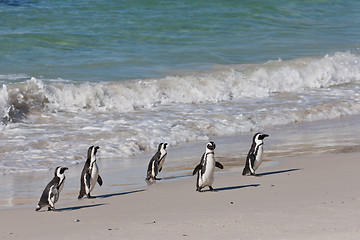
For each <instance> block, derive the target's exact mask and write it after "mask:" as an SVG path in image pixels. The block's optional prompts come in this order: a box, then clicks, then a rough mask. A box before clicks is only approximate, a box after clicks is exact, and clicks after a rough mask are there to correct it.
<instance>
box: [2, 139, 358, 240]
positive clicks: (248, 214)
mask: <svg viewBox="0 0 360 240" xmlns="http://www.w3.org/2000/svg"><path fill="white" fill-rule="evenodd" d="M359 156H360V154H359V149H358V147H356V146H355V147H343V148H338V149H335V150H333V151H330V152H327V153H318V154H309V153H307V154H303V155H299V156H288V157H287V156H283V157H277V156H274V157H270V159H269V155H268V156H266V153H265V158H267V159H268V160H271V162H273V163H274V164H266V163H265V164H263V165H262V166H260V168H259V169H258V171H257V173H258V174H259V175H260V176H259V177H253V176H242V175H241V167H237V168H233V169H232V170H231V171H228V172H224V171H223V172H221V170H217V171H216V174H215V181H214V184H213V187H214V188H215V190H217V191H216V192H210V191H205V192H203V193H199V192H196V191H195V181H196V179H195V177H194V176H191V175H190V172H189V174H185V175H184V176H182V177H178V178H177V179H175V180H171V181H170V180H168V179H163V180H161V181H158V182H157V183H156V184H152V185H150V186H146V187H140V188H136V189H129V190H127V191H121V192H112V193H106V194H98V195H97V198H96V199H91V200H90V199H83V200H74V201H70V202H65V203H64V202H62V201H61V196H60V200H59V202H58V203H57V205H56V206H57V208H58V209H59V210H60V211H58V212H47V211H43V212H35V211H34V208H29V207H22V208H11V209H4V210H1V227H0V228H1V231H0V237H1V239H84V238H85V239H100V238H101V239H149V238H156V239H169V238H172V239H204V238H206V239H250V238H251V239H345V238H346V239H358V238H359V237H360V222H359V219H360V212H359V207H360V194H359V190H358V189H359V188H358V180H359V175H358V165H359ZM219 159H221V160H222V161H224V162H226V159H225V158H224V157H222V158H219ZM224 167H225V168H226V167H227V164H226V163H225V164H224ZM98 193H99V192H98ZM74 194H75V195H76V193H74ZM94 195H96V191H95V190H94Z"/></svg>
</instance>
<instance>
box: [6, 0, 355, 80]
mask: <svg viewBox="0 0 360 240" xmlns="http://www.w3.org/2000/svg"><path fill="white" fill-rule="evenodd" d="M359 10H360V2H359V1H354V0H350V1H323V0H314V1H222V0H218V1H138V0H135V1H133V0H131V1H114V0H108V1H93V0H84V1H67V0H61V1H59V0H51V1H49V0H38V1H37V0H33V1H31V0H29V1H27V0H1V1H0V22H1V25H0V54H1V55H0V78H1V80H3V81H5V82H8V81H11V82H13V81H16V80H17V81H24V80H26V79H28V78H29V77H36V78H42V79H45V80H46V79H65V80H69V81H80V82H84V81H86V82H87V81H90V82H100V81H118V80H128V79H148V78H157V77H164V76H168V75H175V74H179V73H182V72H184V71H187V70H189V69H190V70H191V69H205V70H206V69H208V68H211V67H212V66H213V65H214V64H225V65H227V64H252V63H263V62H266V61H269V60H277V59H279V58H281V59H283V60H288V59H295V58H299V57H313V56H323V55H325V54H332V53H335V52H338V51H352V52H358V48H359V47H360V11H359Z"/></svg>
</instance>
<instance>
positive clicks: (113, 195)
mask: <svg viewBox="0 0 360 240" xmlns="http://www.w3.org/2000/svg"><path fill="white" fill-rule="evenodd" d="M144 191H145V189H140V190H134V191H129V192H121V193H110V194H104V195H99V196H96V198H109V197H115V196H122V195H127V194H132V193H138V192H144Z"/></svg>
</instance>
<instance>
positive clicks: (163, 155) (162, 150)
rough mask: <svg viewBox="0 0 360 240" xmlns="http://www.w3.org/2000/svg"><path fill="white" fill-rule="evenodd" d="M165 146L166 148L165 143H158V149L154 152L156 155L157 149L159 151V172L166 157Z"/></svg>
mask: <svg viewBox="0 0 360 240" xmlns="http://www.w3.org/2000/svg"><path fill="white" fill-rule="evenodd" d="M166 146H167V143H160V144H159V147H158V151H157V152H156V154H158V153H159V149H160V157H159V166H158V167H159V172H161V170H162V166H163V165H164V162H165V158H166V155H167V152H166Z"/></svg>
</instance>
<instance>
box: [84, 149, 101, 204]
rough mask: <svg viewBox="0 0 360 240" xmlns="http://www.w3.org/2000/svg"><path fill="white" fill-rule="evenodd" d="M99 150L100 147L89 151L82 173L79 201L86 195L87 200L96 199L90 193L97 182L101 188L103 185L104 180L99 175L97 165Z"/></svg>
mask: <svg viewBox="0 0 360 240" xmlns="http://www.w3.org/2000/svg"><path fill="white" fill-rule="evenodd" d="M99 148H100V147H99V146H96V147H94V146H91V147H89V149H88V152H87V160H86V162H85V165H84V168H83V170H82V172H81V178H80V193H79V196H78V199H81V198H82V197H83V196H84V195H86V196H87V198H96V197H93V196H91V195H90V192H91V191H92V190H93V189H94V187H95V184H96V182H98V183H99V185H100V186H101V185H102V184H103V180H102V178H101V177H100V175H99V168H98V166H97V164H96V153H97V151H98V149H99Z"/></svg>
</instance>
